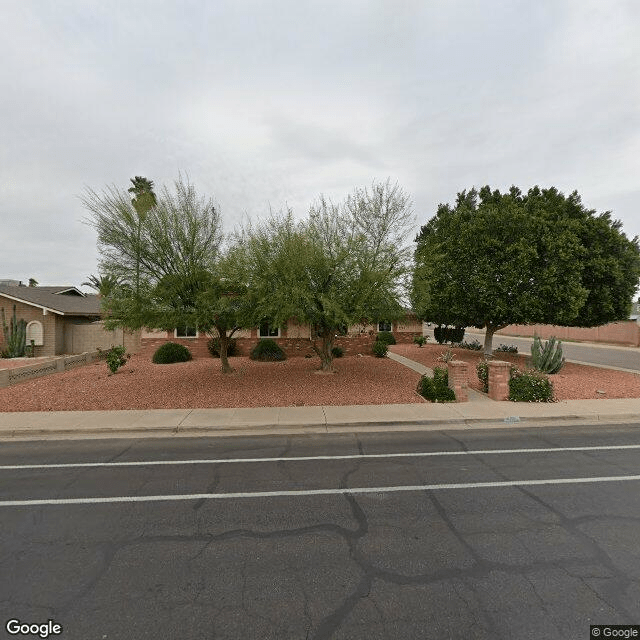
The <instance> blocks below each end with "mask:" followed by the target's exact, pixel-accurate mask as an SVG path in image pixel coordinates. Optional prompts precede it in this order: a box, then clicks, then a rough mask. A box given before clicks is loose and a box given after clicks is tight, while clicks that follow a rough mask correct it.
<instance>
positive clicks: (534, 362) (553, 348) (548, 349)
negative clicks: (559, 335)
mask: <svg viewBox="0 0 640 640" xmlns="http://www.w3.org/2000/svg"><path fill="white" fill-rule="evenodd" d="M563 365H564V356H563V355H562V342H560V341H559V340H558V341H557V342H556V339H555V337H554V336H552V337H551V338H550V339H549V340H547V341H546V342H545V343H544V344H542V340H540V338H539V337H538V336H534V338H533V344H532V345H531V366H532V367H533V368H534V369H537V370H538V371H541V372H542V373H558V371H560V369H562V367H563Z"/></svg>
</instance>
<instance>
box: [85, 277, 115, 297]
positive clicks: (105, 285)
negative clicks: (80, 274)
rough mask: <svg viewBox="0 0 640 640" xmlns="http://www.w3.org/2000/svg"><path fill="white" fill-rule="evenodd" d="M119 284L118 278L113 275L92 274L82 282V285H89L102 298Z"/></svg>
mask: <svg viewBox="0 0 640 640" xmlns="http://www.w3.org/2000/svg"><path fill="white" fill-rule="evenodd" d="M119 284H120V278H118V277H117V276H114V275H106V276H94V275H90V276H89V277H88V278H87V281H86V282H83V283H82V286H83V287H91V288H92V289H94V290H95V291H97V292H98V294H99V295H100V296H102V297H103V298H107V297H108V296H109V295H110V294H111V293H113V291H114V290H115V288H116V287H117V286H118V285H119Z"/></svg>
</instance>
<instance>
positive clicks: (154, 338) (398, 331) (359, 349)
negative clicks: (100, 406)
mask: <svg viewBox="0 0 640 640" xmlns="http://www.w3.org/2000/svg"><path fill="white" fill-rule="evenodd" d="M377 329H378V327H377V325H365V326H362V325H354V326H353V327H350V328H349V331H348V333H347V335H346V336H338V337H337V338H336V339H335V340H334V346H339V347H341V348H342V349H344V354H345V355H348V356H352V355H357V354H359V353H361V354H363V355H369V354H371V351H372V347H373V343H374V341H375V339H376V334H377ZM392 329H393V331H392V333H393V335H394V337H395V339H396V342H398V343H400V344H402V343H409V342H413V338H414V337H416V336H421V335H422V323H421V322H420V321H418V320H417V319H416V320H415V321H413V319H410V320H409V321H407V322H405V323H398V324H396V323H394V324H393V325H392ZM233 337H234V339H235V340H236V345H237V347H238V355H241V356H248V355H249V353H250V352H251V350H252V349H253V347H255V346H256V344H257V343H258V340H260V338H259V337H258V329H257V328H253V329H244V330H242V331H237V332H236V333H235V334H234V335H233ZM209 338H210V336H208V335H206V334H199V335H198V336H197V337H195V338H175V337H174V333H173V332H172V331H144V332H143V333H142V346H141V349H140V354H141V355H143V356H144V357H147V358H151V357H152V356H153V354H154V352H155V351H156V349H157V348H158V347H159V346H160V345H162V344H163V343H165V342H176V343H178V344H182V345H184V346H185V347H187V348H188V349H189V350H190V351H191V354H192V355H193V357H194V358H196V357H198V358H201V357H210V354H209V350H208V349H207V342H208V341H209ZM271 339H272V340H274V341H275V342H276V343H277V344H278V345H279V346H280V348H281V349H282V350H283V351H284V352H285V354H286V356H287V358H294V357H305V356H314V355H315V352H314V351H313V348H312V345H311V328H310V327H309V325H300V324H298V323H297V322H295V321H293V320H291V321H289V322H287V324H286V325H285V326H284V327H282V328H281V329H280V336H278V337H274V338H271Z"/></svg>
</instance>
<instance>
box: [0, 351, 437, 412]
mask: <svg viewBox="0 0 640 640" xmlns="http://www.w3.org/2000/svg"><path fill="white" fill-rule="evenodd" d="M230 362H231V365H232V366H233V367H234V369H236V371H237V373H234V374H231V375H223V374H222V373H221V372H220V361H219V360H217V359H213V358H196V359H194V360H192V361H191V362H182V363H176V364H162V365H160V364H153V363H151V362H150V359H149V357H148V356H147V357H141V356H136V355H134V356H133V357H132V358H131V359H130V360H129V362H128V363H127V364H126V365H125V366H124V367H122V368H121V369H120V370H119V371H118V372H117V373H116V374H115V375H112V376H110V375H107V374H108V369H107V365H106V364H105V363H104V362H95V363H92V364H89V365H87V366H83V367H77V368H75V369H71V370H70V371H67V372H65V373H57V374H52V375H48V376H44V377H42V378H36V379H34V380H30V381H28V382H22V383H20V384H16V385H14V386H11V387H6V388H4V389H0V411H89V410H110V409H184V408H189V409H190V408H194V409H195V408H199V409H205V408H216V407H288V406H314V405H315V406H318V405H350V404H398V403H400V404H402V403H413V402H424V400H422V398H420V396H418V394H417V393H416V392H415V388H416V385H417V384H418V379H419V378H420V376H419V375H418V374H417V373H415V372H414V371H411V370H410V369H408V368H406V367H404V366H403V365H400V364H398V363H396V362H393V361H392V360H389V359H387V358H374V357H373V356H349V357H344V358H340V359H337V360H335V368H336V369H337V373H335V374H318V373H316V371H317V370H318V366H319V362H318V359H317V358H291V359H289V360H286V361H285V362H255V361H253V360H250V359H249V358H246V357H238V358H231V359H230Z"/></svg>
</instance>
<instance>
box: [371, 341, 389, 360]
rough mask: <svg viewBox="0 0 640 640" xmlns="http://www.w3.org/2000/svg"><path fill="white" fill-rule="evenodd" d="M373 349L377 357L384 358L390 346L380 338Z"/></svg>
mask: <svg viewBox="0 0 640 640" xmlns="http://www.w3.org/2000/svg"><path fill="white" fill-rule="evenodd" d="M372 349H373V355H374V356H375V357H376V358H384V357H385V356H386V355H387V351H388V350H389V347H388V345H387V343H386V342H381V341H380V340H376V341H375V342H374V343H373V347H372Z"/></svg>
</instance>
